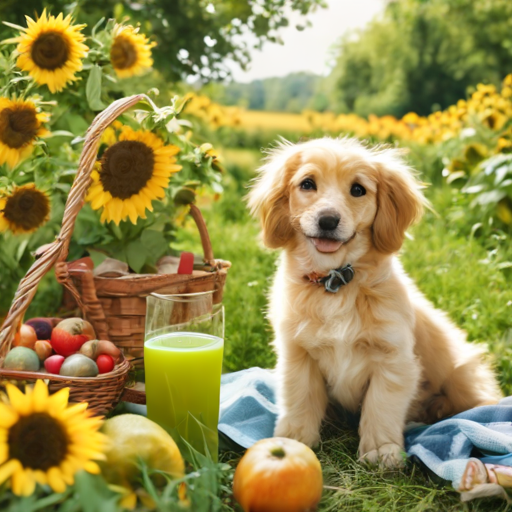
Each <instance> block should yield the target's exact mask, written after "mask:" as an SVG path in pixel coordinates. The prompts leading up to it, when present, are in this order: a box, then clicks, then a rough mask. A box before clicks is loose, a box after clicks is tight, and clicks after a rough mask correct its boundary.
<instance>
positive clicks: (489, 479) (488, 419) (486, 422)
mask: <svg viewBox="0 0 512 512" xmlns="http://www.w3.org/2000/svg"><path fill="white" fill-rule="evenodd" d="M275 386H276V376H275V373H274V371H273V370H265V369H262V368H249V369H248V370H242V371H240V372H235V373H231V374H226V375H223V376H222V383H221V400H220V420H219V431H220V432H222V433H223V434H224V435H225V436H227V437H228V438H230V439H231V440H232V441H234V442H235V443H236V444H238V445H239V446H241V447H243V448H249V447H250V446H252V445H253V444H254V443H255V442H256V441H258V440H260V439H264V438H266V437H272V435H273V431H274V426H275V423H276V419H277V407H276V401H275ZM404 437H405V449H406V451H407V454H408V456H409V457H414V458H416V459H418V460H420V461H421V462H422V463H423V464H424V465H425V466H426V467H427V468H428V469H429V470H430V471H432V472H433V473H435V474H436V475H438V476H439V477H441V478H442V479H444V480H449V481H450V482H451V483H452V485H453V487H454V488H455V489H456V490H458V491H460V492H461V497H462V499H463V500H469V499H473V498H475V497H480V496H489V495H498V496H502V497H504V498H508V495H507V492H506V491H505V485H506V486H507V487H512V469H509V468H510V467H512V401H511V398H510V397H509V398H506V399H504V400H503V401H502V402H501V403H500V404H498V405H492V406H491V405H489V406H484V407H477V408H475V409H471V410H469V411H465V412H463V413H460V414H457V415H455V416H453V417H451V418H448V419H445V420H442V421H440V422H438V423H435V424H434V425H421V426H417V425H416V426H412V427H411V428H407V429H406V431H405V433H404Z"/></svg>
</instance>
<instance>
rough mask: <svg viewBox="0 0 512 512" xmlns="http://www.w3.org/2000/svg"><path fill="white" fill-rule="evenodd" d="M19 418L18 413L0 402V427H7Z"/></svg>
mask: <svg viewBox="0 0 512 512" xmlns="http://www.w3.org/2000/svg"><path fill="white" fill-rule="evenodd" d="M18 419H19V414H18V413H17V412H16V411H15V410H14V409H13V408H12V407H10V406H8V405H6V404H3V403H1V402H0V427H4V428H9V427H11V426H12V425H14V424H15V423H16V422H17V421H18Z"/></svg>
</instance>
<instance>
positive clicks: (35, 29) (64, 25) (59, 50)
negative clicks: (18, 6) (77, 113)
mask: <svg viewBox="0 0 512 512" xmlns="http://www.w3.org/2000/svg"><path fill="white" fill-rule="evenodd" d="M26 20H27V25H28V27H27V28H26V29H24V33H23V34H21V35H20V36H19V37H16V38H14V39H12V40H11V41H13V42H17V43H19V44H18V53H19V54H20V56H19V57H18V61H17V65H18V67H19V68H20V69H22V70H23V71H27V72H28V73H29V75H30V76H31V77H33V78H34V80H35V81H36V82H37V83H38V84H39V85H44V84H46V85H47V86H48V89H50V91H51V92H52V93H53V92H57V91H62V89H64V87H66V85H67V83H68V82H72V81H74V80H76V77H75V73H76V72H78V71H80V70H81V69H82V60H81V59H83V58H84V57H85V55H86V54H87V51H88V50H89V48H88V47H87V46H86V45H85V44H83V41H84V39H85V36H84V35H83V34H82V33H81V32H80V31H81V30H82V28H84V27H85V25H72V22H73V19H72V18H71V15H70V14H69V15H68V16H66V17H65V18H64V17H63V14H62V13H60V14H59V15H58V16H57V17H55V16H47V14H46V9H45V10H43V14H41V17H40V18H39V19H38V20H37V21H34V20H33V19H32V18H29V17H28V16H26Z"/></svg>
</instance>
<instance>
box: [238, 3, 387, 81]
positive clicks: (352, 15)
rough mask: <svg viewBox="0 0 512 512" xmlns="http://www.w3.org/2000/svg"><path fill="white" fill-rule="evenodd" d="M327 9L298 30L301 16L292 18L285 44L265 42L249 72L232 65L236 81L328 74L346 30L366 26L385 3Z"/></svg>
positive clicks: (337, 5) (284, 32)
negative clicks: (334, 49)
mask: <svg viewBox="0 0 512 512" xmlns="http://www.w3.org/2000/svg"><path fill="white" fill-rule="evenodd" d="M328 4H329V6H328V8H327V9H318V10H317V11H316V12H315V13H313V14H310V15H309V17H308V18H309V20H310V21H311V22H312V26H311V27H309V28H306V29H305V30H303V31H298V30H296V29H295V24H296V23H297V22H298V21H299V20H300V16H298V15H297V16H293V17H290V21H291V23H290V25H289V26H288V27H285V28H284V29H281V31H280V35H281V38H282V39H283V41H284V45H279V44H274V43H266V44H265V45H264V47H263V49H262V50H261V51H258V50H253V51H252V62H251V64H250V68H249V70H248V71H243V70H241V69H240V67H239V66H236V64H233V66H232V72H233V78H234V80H235V81H237V82H250V81H252V80H255V79H258V78H268V77H274V76H285V75H288V74H289V73H293V72H295V71H310V72H312V73H317V74H323V75H325V74H327V73H328V71H329V66H328V62H329V55H330V52H329V50H330V49H332V47H333V46H334V45H335V44H336V42H337V41H339V39H340V37H341V36H342V35H343V34H344V33H346V32H347V31H350V30H353V29H356V28H360V27H363V26H364V25H365V24H366V23H368V22H369V21H370V20H372V19H373V18H374V17H375V16H377V15H379V14H380V13H381V12H382V11H383V9H384V6H385V0H328Z"/></svg>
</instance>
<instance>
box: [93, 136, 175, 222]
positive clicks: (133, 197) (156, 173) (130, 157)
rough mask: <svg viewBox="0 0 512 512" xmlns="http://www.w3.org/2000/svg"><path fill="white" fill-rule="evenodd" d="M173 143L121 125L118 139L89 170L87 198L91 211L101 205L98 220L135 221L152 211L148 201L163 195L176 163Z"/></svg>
mask: <svg viewBox="0 0 512 512" xmlns="http://www.w3.org/2000/svg"><path fill="white" fill-rule="evenodd" d="M178 152H179V148H178V147H177V146H173V145H169V146H165V145H164V142H163V141H162V140H161V139H160V138H158V137H157V136H156V135H154V134H153V133H151V132H149V131H145V130H138V131H135V130H133V129H132V128H130V127H129V126H123V127H122V128H121V134H120V136H119V141H118V142H115V143H114V144H112V145H111V146H110V147H109V148H108V149H107V150H106V151H105V153H103V156H102V158H101V160H100V161H99V162H97V163H96V168H95V170H94V171H93V172H92V174H91V177H92V185H91V187H90V188H89V193H88V195H87V198H86V199H87V201H89V202H90V203H91V206H92V208H93V209H94V210H99V209H100V208H103V212H102V214H101V222H110V221H114V222H115V223H116V224H119V223H120V222H121V221H122V220H126V219H127V218H129V219H130V221H131V222H132V223H133V224H136V222H137V218H138V217H142V218H143V219H145V218H146V209H148V210H150V211H152V210H153V207H152V205H151V201H153V200H154V199H161V198H163V197H164V196H165V189H166V188H167V186H168V185H169V178H170V176H171V174H172V173H174V172H178V171H179V170H180V169H181V166H180V165H176V163H175V162H176V158H175V157H174V155H176V154H177V153H178Z"/></svg>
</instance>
